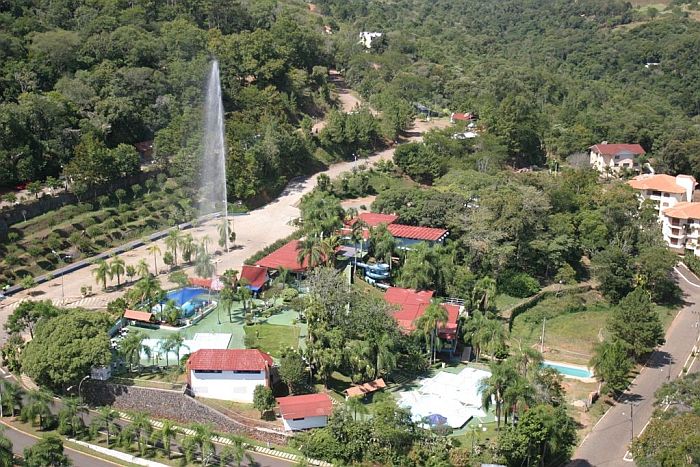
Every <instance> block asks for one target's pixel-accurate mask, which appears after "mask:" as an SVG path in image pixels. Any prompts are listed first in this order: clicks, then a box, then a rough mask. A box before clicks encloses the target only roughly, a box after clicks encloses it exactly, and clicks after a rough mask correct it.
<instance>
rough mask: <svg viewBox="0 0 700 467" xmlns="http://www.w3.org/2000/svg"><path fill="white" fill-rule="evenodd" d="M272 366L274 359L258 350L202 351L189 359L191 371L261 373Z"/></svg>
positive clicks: (188, 365) (188, 363)
mask: <svg viewBox="0 0 700 467" xmlns="http://www.w3.org/2000/svg"><path fill="white" fill-rule="evenodd" d="M272 364H273V362H272V357H270V356H269V355H268V354H266V353H265V352H262V351H260V350H258V349H200V350H197V351H196V352H194V353H192V355H190V358H188V359H187V368H189V369H190V370H221V371H237V370H238V371H246V370H248V371H252V370H259V371H260V370H264V369H265V368H267V367H270V366H272Z"/></svg>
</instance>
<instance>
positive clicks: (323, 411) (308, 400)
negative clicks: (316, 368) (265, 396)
mask: <svg viewBox="0 0 700 467" xmlns="http://www.w3.org/2000/svg"><path fill="white" fill-rule="evenodd" d="M277 403H278V404H279V406H280V415H282V418H284V419H286V420H291V419H294V418H306V417H323V416H325V417H328V416H329V415H330V414H331V412H333V403H332V402H331V398H330V397H329V396H328V394H305V395H302V396H287V397H278V398H277Z"/></svg>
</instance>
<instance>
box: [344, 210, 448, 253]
mask: <svg viewBox="0 0 700 467" xmlns="http://www.w3.org/2000/svg"><path fill="white" fill-rule="evenodd" d="M398 218H399V216H397V215H396V214H379V213H376V212H364V213H362V214H360V215H359V216H357V217H356V218H354V219H352V220H350V221H349V222H347V223H346V224H345V226H344V227H343V228H342V229H340V235H341V236H343V237H345V238H349V236H350V233H351V232H352V226H353V224H355V222H357V220H358V219H359V220H361V221H363V222H364V223H365V224H367V228H366V229H364V231H363V237H364V239H365V240H368V239H369V237H370V233H369V229H370V228H372V227H376V226H378V225H380V224H385V225H386V226H387V230H389V233H390V234H391V235H392V236H393V237H394V238H395V239H396V247H397V248H401V249H406V250H410V249H411V247H412V246H414V245H415V244H416V243H420V242H427V243H429V244H431V245H433V244H442V243H443V242H444V241H445V239H446V238H447V235H448V234H449V232H448V231H447V230H445V229H440V228H435V227H418V226H414V225H404V224H396V221H397V220H398ZM357 246H358V245H355V247H357Z"/></svg>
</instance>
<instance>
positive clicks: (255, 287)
mask: <svg viewBox="0 0 700 467" xmlns="http://www.w3.org/2000/svg"><path fill="white" fill-rule="evenodd" d="M269 278H270V276H268V274H267V268H266V267H263V266H249V265H247V264H246V265H244V266H243V267H242V268H241V279H245V280H246V281H247V282H248V284H247V285H246V287H248V288H249V289H250V290H252V291H253V292H256V293H257V292H260V290H261V289H262V288H263V287H264V286H265V284H266V283H267V281H268V279H269Z"/></svg>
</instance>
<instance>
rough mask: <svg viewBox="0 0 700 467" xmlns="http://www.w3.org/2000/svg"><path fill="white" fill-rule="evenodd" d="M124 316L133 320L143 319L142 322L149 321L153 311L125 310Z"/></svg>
mask: <svg viewBox="0 0 700 467" xmlns="http://www.w3.org/2000/svg"><path fill="white" fill-rule="evenodd" d="M124 318H126V319H133V320H134V321H143V322H144V323H150V322H151V319H152V318H153V313H149V312H147V311H138V310H125V311H124Z"/></svg>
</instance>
